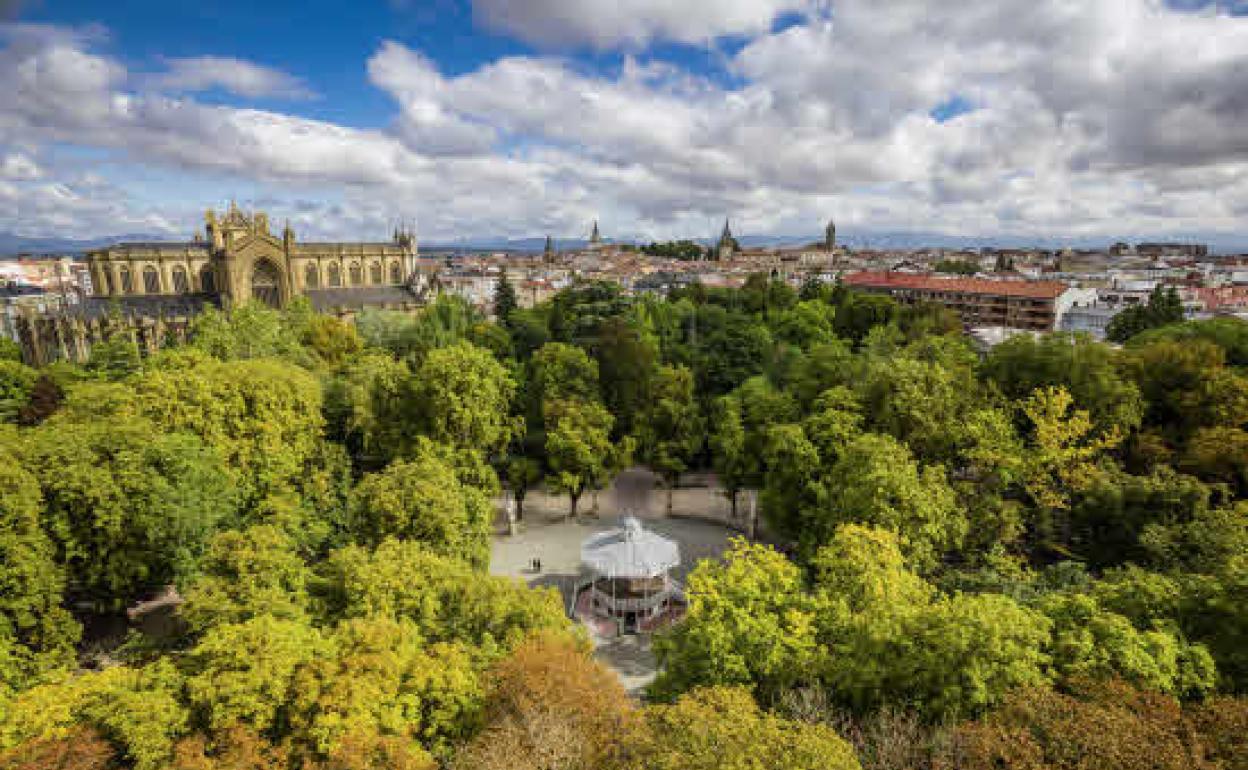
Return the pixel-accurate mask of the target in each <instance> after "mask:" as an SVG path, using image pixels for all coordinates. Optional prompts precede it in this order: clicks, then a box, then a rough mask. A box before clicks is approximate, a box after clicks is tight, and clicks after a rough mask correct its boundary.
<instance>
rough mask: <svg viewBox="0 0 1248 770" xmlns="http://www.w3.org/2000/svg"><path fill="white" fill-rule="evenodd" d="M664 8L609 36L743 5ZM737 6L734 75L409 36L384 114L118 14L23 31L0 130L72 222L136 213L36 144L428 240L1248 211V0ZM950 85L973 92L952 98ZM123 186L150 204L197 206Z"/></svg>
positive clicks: (1197, 223) (8, 75)
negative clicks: (188, 66)
mask: <svg viewBox="0 0 1248 770" xmlns="http://www.w3.org/2000/svg"><path fill="white" fill-rule="evenodd" d="M487 5H489V4H488V3H484V4H482V3H479V4H478V8H479V10H480V9H481V8H483V7H485V6H487ZM513 5H517V4H513ZM525 5H526V6H527V10H528V11H529V12H530V13H531V15H532V18H537V17H538V16H540V14H539V13H538V12H539V11H542V12H548V13H553V12H554V11H552V10H551V9H555V10H558V9H557V8H555V6H553V5H552V6H549V7H547V6H546V5H544V4H543V3H540V2H539V3H536V4H525ZM563 5H564V4H560V6H559V7H563ZM567 5H569V6H571V5H572V4H567ZM620 5H621V6H623V5H627V4H626V3H621V4H620ZM692 5H700V4H698V3H693V4H692ZM655 7H657V5H656V6H655ZM779 7H780V4H777V5H776V6H775V8H779ZM785 7H788V6H785ZM645 8H650V6H645ZM645 8H643V10H645ZM663 8H666V9H669V10H667V11H655V13H649V14H641V17H639V20H637V19H635V20H633V21H631V22H629V24H631V25H632V26H629V24H626V25H625V26H624V27H616V28H614V29H615V31H614V32H612V34H622V35H624V37H623V38H620V39H622V40H627V41H636V42H638V43H639V44H640V41H644V40H647V39H651V38H654V37H664V38H670V39H692V38H691V37H690V36H693V35H694V34H695V32H694V31H697V32H696V33H697V35H699V36H701V37H703V38H705V37H713V36H715V35H718V34H724V32H723V30H724V27H723V26H722V23H721V22H722V21H723V19H725V18H735V17H731V16H730V15H729V16H721V17H713V16H706V15H702V16H701V17H700V18H702V22H701V23H700V25H699V24H695V23H694V21H690V20H689V19H694V18H696V17H697V14H694V15H692V16H690V17H689V18H688V19H687V18H686V16H685V15H684V14H686V12H687V11H688V10H689V9H687V8H684V7H683V6H682V5H681V4H670V6H669V5H666V4H665V5H664V6H663ZM543 9H545V11H543ZM673 9H674V10H673ZM582 10H583V9H580V8H579V7H577V8H573V9H572V10H568V14H570V15H573V16H576V17H577V18H580V16H579V15H578V14H581V13H582ZM773 10H774V9H773ZM669 11H670V13H671V14H673V15H671V16H670V17H668V16H664V15H663V14H664V13H669ZM609 13H610V11H608V16H604V17H599V18H600V22H599V23H598V24H596V25H594V28H595V29H598V28H599V27H601V28H603V29H610V28H611V24H610V23H609V22H610V21H611V20H612V18H613V17H611V16H610V15H609ZM768 13H769V14H772V15H774V14H773V12H772V11H768ZM656 19H664V20H662V21H656ZM565 21H566V20H565ZM567 23H568V24H571V23H572V22H570V21H569V22H567ZM577 23H580V22H577ZM733 23H734V24H736V25H737V26H736V27H735V29H738V30H741V31H742V33H743V34H749V35H751V36H752V37H751V39H750V40H749V41H748V43H747V44H746V45H744V46H743V47H742V49H741V50H740V51H739V52H738V53H737V54H735V55H734V56H733V57H732V58H731V59H730V60H729V61H728V63H727V67H728V70H729V73H728V74H729V75H730V76H731V78H732V79H731V81H730V82H732V83H733V85H731V86H727V85H723V82H722V81H716V80H710V79H706V78H703V77H699V76H697V75H695V74H692V73H689V72H687V71H684V70H682V69H680V68H679V67H677V66H675V65H673V64H671V63H669V62H663V61H660V60H656V59H654V58H647V57H646V56H645V55H644V54H642V53H638V54H636V55H634V56H632V57H628V58H625V59H624V60H623V64H622V65H621V66H620V67H619V68H618V70H617V71H613V72H609V73H603V72H601V71H593V70H589V69H587V68H586V67H585V66H584V65H583V64H581V63H578V62H577V61H576V60H570V59H564V58H560V57H553V56H511V57H505V58H501V59H498V60H496V61H492V62H489V63H487V64H485V65H483V66H480V67H478V68H477V69H475V70H471V71H468V72H465V73H462V74H456V75H446V74H444V73H442V72H441V71H439V69H438V67H437V66H436V64H435V63H434V62H432V61H431V60H430V59H428V58H427V57H426V56H424V55H423V54H421V53H420V52H418V51H414V50H411V49H408V48H407V47H405V46H403V45H401V44H399V43H395V42H387V43H384V44H383V45H382V46H380V47H379V49H378V50H377V51H376V53H375V54H374V55H373V56H372V57H370V59H369V60H368V62H367V70H368V76H369V79H370V82H371V83H372V84H373V85H374V86H375V87H377V88H379V89H381V90H383V91H384V92H386V93H387V94H388V95H390V96H391V97H393V99H394V101H395V103H396V105H397V112H396V115H395V117H394V119H393V121H390V123H389V125H386V126H382V127H378V128H375V129H371V130H366V129H359V128H348V127H345V126H340V125H335V124H333V123H329V122H325V121H317V120H310V119H307V118H303V117H299V116H297V115H293V114H285V113H281V112H274V111H264V110H251V109H239V108H237V107H228V106H209V105H206V104H204V103H202V102H199V101H196V100H195V99H193V98H189V97H181V98H175V97H171V96H169V95H161V94H156V93H152V92H151V91H150V90H149V89H148V88H147V87H146V86H149V85H150V82H148V81H146V80H145V79H144V78H143V77H141V76H135V75H132V74H130V73H128V72H127V70H126V69H125V68H124V67H123V66H121V65H120V63H118V62H117V61H116V60H114V59H112V58H110V57H107V56H104V55H101V54H100V53H98V48H97V46H96V45H95V42H96V40H98V37H95V36H91V35H84V34H82V33H76V32H74V31H65V30H55V29H53V30H49V29H39V30H32V29H23V30H22V31H21V32H20V33H10V34H7V35H4V37H5V39H6V40H7V41H8V45H7V46H6V47H4V48H3V49H0V93H5V94H8V95H11V98H9V99H8V100H7V101H6V102H4V103H0V148H4V147H11V148H19V149H18V150H13V152H21V153H22V155H23V156H24V157H27V158H28V159H30V160H31V161H32V162H35V163H36V164H37V167H42V168H43V176H42V177H40V178H38V179H37V180H36V179H35V178H34V177H31V178H29V179H26V181H15V180H14V179H13V178H12V177H9V175H8V174H7V173H6V174H0V176H4V177H5V178H9V179H10V180H11V182H10V184H11V186H13V187H15V188H21V189H26V188H31V190H33V192H32V194H33V195H35V197H37V198H38V200H39V201H41V204H40V205H39V206H35V205H25V206H24V207H23V208H21V209H20V212H21V213H22V217H23V218H24V221H26V222H27V223H37V222H41V221H42V222H45V223H47V226H49V227H52V226H53V224H54V223H56V222H59V221H60V220H59V219H56V218H54V217H53V216H52V214H51V213H50V212H53V211H55V210H56V205H57V204H56V201H58V200H63V201H65V203H63V204H62V205H63V206H64V207H65V209H66V210H72V211H77V212H84V211H85V212H87V214H86V215H84V216H85V217H86V218H84V219H82V220H80V221H81V222H82V223H83V224H81V225H80V226H82V227H87V226H91V225H94V224H97V223H99V222H100V221H102V220H101V219H99V218H93V217H95V216H97V214H98V216H100V217H103V216H104V215H105V214H107V216H109V217H116V216H117V212H116V211H115V209H110V208H109V207H107V206H97V205H96V204H95V203H92V204H91V205H88V203H86V202H84V201H88V202H90V201H98V200H99V199H100V196H103V195H107V194H116V193H117V191H116V190H109V191H108V192H104V191H98V190H94V189H91V190H87V189H86V188H85V186H84V185H83V184H81V183H80V182H79V183H77V184H68V185H67V189H69V190H71V191H72V192H73V193H74V195H75V196H77V197H76V198H75V197H74V196H64V195H60V196H59V197H58V195H59V194H58V193H57V192H56V188H55V187H53V186H51V185H55V184H57V183H58V182H61V181H63V180H64V179H65V178H67V177H65V176H64V175H63V172H61V171H60V170H59V169H55V168H51V167H50V166H49V164H47V163H43V162H40V161H41V157H42V156H40V155H39V153H38V152H37V149H38V148H39V147H42V146H45V145H47V144H49V143H70V144H73V145H81V146H85V147H90V148H104V149H107V150H109V151H111V152H112V153H113V154H114V156H116V157H120V158H123V159H124V162H126V163H131V164H134V165H135V166H136V167H140V166H149V165H150V166H159V167H161V168H164V169H171V168H172V169H181V173H184V174H185V175H186V177H187V180H188V189H192V190H193V188H194V185H195V183H196V180H198V179H201V178H203V177H204V176H205V175H210V176H213V177H214V178H219V177H221V176H223V175H224V176H225V177H228V178H229V179H230V180H231V182H230V184H235V185H237V186H238V189H239V191H240V192H243V191H246V190H248V189H253V190H257V191H259V190H263V193H264V195H266V196H268V197H270V198H273V199H275V200H276V201H277V202H276V203H274V205H273V208H274V209H275V212H274V214H275V216H284V215H287V214H289V215H290V216H292V219H293V220H294V222H295V224H296V226H297V227H299V228H300V230H301V232H307V233H308V234H309V235H317V236H334V237H337V236H342V237H357V236H362V235H368V234H369V233H370V232H371V233H373V234H375V233H377V232H384V231H386V230H387V229H388V227H389V225H390V223H392V222H394V221H395V220H396V219H398V218H400V217H405V218H417V219H418V221H419V224H420V228H421V231H422V236H423V237H424V238H425V239H426V240H428V239H437V240H441V239H446V238H454V237H464V236H471V235H487V234H488V235H494V234H507V235H536V234H541V233H543V232H552V233H554V234H556V235H561V234H575V233H579V232H582V231H584V230H586V229H587V227H588V222H589V221H590V220H591V219H593V218H595V217H597V218H600V219H602V220H603V221H604V225H605V226H606V227H607V229H608V232H609V233H635V234H638V235H643V236H648V237H670V236H709V235H712V234H713V232H714V230H715V228H717V227H718V225H719V223H720V222H722V217H723V216H725V215H731V216H732V217H733V221H734V228H735V229H737V230H739V231H742V232H772V233H813V232H815V231H817V230H818V229H819V228H820V227H821V225H822V223H823V222H824V221H826V219H827V217H828V216H829V215H834V216H835V217H836V219H837V220H838V222H839V223H841V224H842V229H843V230H846V231H851V232H852V231H854V230H859V231H863V230H875V231H889V230H919V231H942V232H947V233H958V234H968V235H969V234H974V235H993V234H1018V235H1035V236H1050V237H1058V238H1060V237H1065V236H1104V237H1106V238H1109V237H1117V236H1119V235H1130V234H1132V233H1148V234H1162V233H1166V232H1170V231H1175V232H1200V231H1204V232H1211V233H1212V232H1224V233H1229V232H1235V231H1236V230H1239V229H1241V228H1242V220H1243V217H1244V216H1245V214H1246V213H1248V174H1245V171H1248V133H1245V132H1244V131H1243V130H1242V126H1243V125H1244V124H1245V119H1248V96H1245V91H1244V89H1243V88H1242V73H1243V72H1244V71H1245V69H1246V66H1248V19H1236V18H1230V17H1227V16H1218V15H1213V14H1208V13H1206V14H1182V13H1176V12H1174V11H1171V10H1169V9H1167V8H1166V7H1165V6H1163V5H1162V4H1161V3H1160V0H1105V2H1103V3H1094V4H1082V3H1077V4H1076V3H1070V2H1066V0H999V2H997V3H993V4H991V5H984V4H973V5H965V4H962V5H942V6H941V7H940V8H939V12H937V11H936V10H933V8H932V6H931V4H930V3H927V2H921V0H897V2H894V3H890V4H888V5H887V6H885V7H881V6H880V5H879V4H877V3H873V2H868V0H839V2H837V3H836V6H835V9H834V13H833V14H832V16H831V20H829V19H828V18H827V17H825V16H823V15H819V14H816V15H814V16H812V17H810V18H809V19H807V20H806V21H805V22H804V23H802V24H799V25H796V26H789V27H788V28H786V29H784V30H782V31H779V32H776V33H772V32H769V31H768V30H769V28H770V24H771V21H770V16H769V17H768V21H766V22H765V23H761V22H760V23H758V24H754V26H750V24H753V22H751V23H750V24H747V23H745V22H733ZM637 25H641V26H640V27H638V26H637ZM647 25H648V26H647ZM637 29H643V31H642V32H638V31H636V30H637ZM518 34H520V33H518ZM603 34H605V33H603ZM604 39H605V38H604ZM595 44H597V43H595ZM603 44H604V45H605V43H603ZM954 95H960V96H962V97H963V98H965V99H967V100H968V101H969V102H971V103H973V104H974V105H975V110H974V111H972V112H969V113H968V114H965V115H962V116H960V117H958V118H956V119H954V120H950V121H948V122H946V123H939V122H937V121H936V120H935V119H933V118H932V117H931V116H930V115H929V111H930V110H931V109H932V108H933V107H935V106H936V105H937V104H940V103H942V102H945V101H946V100H948V99H949V98H950V97H952V96H954ZM32 148H33V149H32ZM11 155H12V152H11V153H10V156H11ZM7 157H8V156H5V155H4V154H3V153H0V158H7ZM4 163H5V164H6V168H7V163H8V161H7V160H5V161H4ZM36 182H38V183H39V185H43V186H38V189H37V190H35V189H34V188H36V187H37V185H36ZM221 186H222V184H217V185H216V186H213V187H212V189H220V188H221ZM19 192H20V190H19ZM240 197H244V196H242V195H240ZM6 200H10V201H11V200H15V199H13V198H5V197H4V196H0V205H3V206H5V207H8V206H15V205H16V204H14V203H11V202H10V203H6V202H5V201H6ZM118 200H119V201H120V202H119V203H118V204H117V205H120V206H123V207H124V208H125V210H126V211H127V212H129V214H127V216H128V217H129V219H130V221H137V222H142V221H147V219H146V217H148V216H149V215H150V216H157V217H158V218H161V219H163V220H164V221H175V216H182V215H184V213H183V212H180V211H176V210H175V208H174V207H173V206H170V205H169V204H166V203H163V202H162V201H158V200H148V201H139V200H133V199H130V198H127V197H125V196H119V198H118ZM283 200H286V201H288V203H286V204H283V203H282V202H281V201H283ZM211 202H213V201H204V202H203V203H204V204H205V205H206V204H208V203H211ZM199 207H202V206H199ZM197 208H198V207H197ZM283 209H284V210H283ZM91 212H96V214H91ZM8 213H9V212H8V210H7V208H6V209H0V214H3V215H7V214H8ZM0 218H7V217H0ZM189 224H190V225H193V224H194V223H193V222H192V223H189ZM32 226H33V225H32ZM186 227H187V225H183V226H182V228H181V229H185V228H186ZM0 229H3V227H2V226H0Z"/></svg>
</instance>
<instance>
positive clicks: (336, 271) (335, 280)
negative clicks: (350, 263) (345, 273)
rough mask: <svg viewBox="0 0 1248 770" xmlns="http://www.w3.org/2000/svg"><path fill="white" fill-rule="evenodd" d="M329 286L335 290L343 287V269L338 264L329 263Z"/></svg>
mask: <svg viewBox="0 0 1248 770" xmlns="http://www.w3.org/2000/svg"><path fill="white" fill-rule="evenodd" d="M329 285H330V287H331V288H335V289H336V288H338V287H339V286H341V285H342V268H340V267H338V263H337V262H330V263H329Z"/></svg>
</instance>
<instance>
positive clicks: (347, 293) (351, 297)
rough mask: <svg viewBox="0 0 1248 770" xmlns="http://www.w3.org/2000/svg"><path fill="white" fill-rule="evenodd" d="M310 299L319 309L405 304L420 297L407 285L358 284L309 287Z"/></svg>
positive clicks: (315, 307)
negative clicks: (338, 286) (336, 287)
mask: <svg viewBox="0 0 1248 770" xmlns="http://www.w3.org/2000/svg"><path fill="white" fill-rule="evenodd" d="M306 293H307V295H308V299H309V300H311V302H312V307H313V308H314V309H316V310H318V311H323V310H330V309H333V308H365V307H370V306H377V305H403V304H406V303H410V302H417V301H418V300H419V298H418V297H417V296H416V295H415V294H413V293H412V291H411V290H410V289H408V288H407V287H405V286H356V287H348V288H340V289H308V290H307V292H306Z"/></svg>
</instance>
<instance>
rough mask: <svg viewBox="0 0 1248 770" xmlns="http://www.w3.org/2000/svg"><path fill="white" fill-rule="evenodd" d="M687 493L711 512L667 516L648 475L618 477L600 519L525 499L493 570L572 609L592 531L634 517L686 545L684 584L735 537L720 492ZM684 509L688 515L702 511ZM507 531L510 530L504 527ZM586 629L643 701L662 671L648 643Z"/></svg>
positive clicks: (499, 545)
mask: <svg viewBox="0 0 1248 770" xmlns="http://www.w3.org/2000/svg"><path fill="white" fill-rule="evenodd" d="M684 491H690V492H696V493H700V494H699V495H697V496H696V497H700V498H701V501H702V502H703V503H707V504H708V505H707V508H708V509H709V510H704V511H702V512H701V517H699V518H667V517H666V516H664V513H663V512H664V508H665V505H666V499H665V498H666V493H665V492H664V491H663V490H657V491H656V490H655V478H654V474H652V473H650V472H649V471H646V470H643V469H631V470H628V471H625V472H624V473H622V474H620V476H619V478H617V480H616V483H615V484H613V485H612V486H611V488H610V489H608V490H605V491H604V492H603V493H602V494H601V495H600V496H599V500H598V514H597V515H596V516H585V517H582V519H581V521H575V520H572V519H569V518H567V498H562V499H561V500H560V501H559V502H561V503H562V505H561V506H558V507H556V506H554V505H552V504H551V503H550V502H549V501H548V500H545V499H543V497H541V496H535V497H534V499H533V501H526V504H525V521H524V522H523V525H522V527H521V529H520V531H519V532H518V533H517V534H516V535H515V536H508V535H506V534H502V535H499V536H497V537H495V539H494V549H493V554H492V555H491V559H490V571H491V572H493V573H494V574H496V575H508V576H512V577H518V578H521V579H523V580H525V581H526V582H528V583H529V584H530V585H533V586H554V587H556V588H558V589H559V592H560V594H561V596H562V597H563V602H564V607H565V609H566V608H567V606H568V602H569V600H570V597H571V592H572V589H573V588H574V587H575V585H576V582H577V580H578V579H579V578H580V576H581V571H580V566H581V543H582V542H583V541H584V540H585V538H587V537H589V535H591V534H593V533H594V532H597V531H600V530H604V529H611V528H613V527H617V526H619V520H620V519H621V518H622V517H623V516H627V515H634V516H637V517H638V518H641V519H643V520H644V521H645V526H646V528H647V529H651V530H653V531H655V532H658V533H659V534H661V535H664V536H665V537H669V538H671V539H673V540H675V541H676V542H678V543H679V544H680V556H681V565H680V567H679V568H677V569H676V570H673V572H672V577H674V578H676V579H677V580H679V581H681V582H682V583H683V582H684V580H685V576H686V575H688V573H689V572H690V570H692V569H693V567H694V566H695V565H696V564H697V562H698V561H699V560H700V559H706V558H717V557H718V556H719V555H720V554H721V553H723V552H724V550H725V549H726V548H727V546H728V541H729V539H730V538H732V537H734V536H736V535H737V533H736V532H734V531H733V530H731V529H728V528H727V527H725V526H724V524H723V523H721V522H720V521H719V520H718V519H720V518H721V517H722V518H723V519H725V520H726V519H727V512H728V509H727V505H726V503H725V504H724V505H723V506H722V510H720V509H718V508H714V507H712V505H711V504H712V503H713V502H714V499H715V498H717V497H718V498H719V499H720V500H722V497H721V496H719V495H718V494H717V493H716V492H715V490H713V489H695V490H678V491H677V494H680V492H684ZM690 497H691V498H694V499H696V497H695V496H690ZM532 502H536V503H537V504H535V505H534V504H531V503H532ZM590 507H591V504H590V501H583V508H582V510H589V508H590ZM678 510H679V512H680V513H682V514H684V515H686V516H691V515H695V514H697V513H698V512H697V511H694V510H689V509H683V510H682V509H678ZM702 517H705V518H702ZM501 529H502V531H503V532H506V527H505V525H504V526H503V527H502V528H501ZM535 558H536V559H540V560H541V565H542V571H541V573H535V572H533V570H532V567H531V563H532V560H533V559H535ZM587 631H589V633H590V637H591V639H592V640H593V642H594V647H595V655H596V656H597V657H598V659H599V660H601V661H602V662H603V663H605V664H606V665H607V666H609V667H610V668H612V669H614V670H615V671H616V673H618V674H619V676H620V680H621V681H622V682H623V683H624V686H625V688H626V689H628V691H629V692H630V693H632V694H634V695H639V694H640V693H641V691H642V690H643V689H644V688H645V686H646V685H648V684H649V683H650V682H651V681H652V680H653V679H654V676H655V673H656V669H657V665H656V663H655V660H654V655H653V654H652V653H651V651H650V640H649V637H646V636H631V635H626V636H622V637H618V638H613V639H606V638H603V637H601V636H599V635H597V634H595V633H593V631H592V629H587Z"/></svg>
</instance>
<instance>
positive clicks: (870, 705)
mask: <svg viewBox="0 0 1248 770" xmlns="http://www.w3.org/2000/svg"><path fill="white" fill-rule="evenodd" d="M901 554H902V551H901V542H900V541H899V539H898V537H897V536H896V535H895V534H893V533H891V532H887V531H885V530H880V529H869V528H864V527H859V526H856V525H845V526H843V527H841V528H840V529H838V530H837V532H836V534H835V536H834V537H833V538H832V541H831V543H830V544H829V546H828V547H827V548H825V549H823V550H822V551H820V552H819V554H818V555H817V556H816V559H815V563H816V565H817V574H818V578H817V581H816V587H817V590H818V592H819V596H820V606H821V607H822V608H823V609H822V610H821V611H820V612H819V613H818V615H817V619H816V623H817V628H818V638H819V640H820V643H821V644H822V645H824V646H826V648H827V649H829V650H830V651H831V652H832V654H830V655H828V656H827V657H826V658H825V659H824V660H825V661H826V662H825V664H824V667H823V670H822V678H823V681H824V682H825V683H826V686H827V687H828V689H829V694H830V695H831V696H832V698H833V700H834V701H835V702H838V703H841V704H843V705H845V706H848V707H849V708H851V709H853V710H854V711H855V712H858V713H867V712H870V711H873V710H875V709H878V708H880V707H882V706H887V705H898V704H901V703H906V704H910V705H913V706H915V707H917V708H918V709H919V710H920V711H921V712H922V713H924V714H925V715H927V716H928V717H929V718H932V719H937V720H938V719H941V718H948V717H951V716H955V715H969V714H975V713H978V712H979V711H982V710H983V709H984V708H987V707H990V706H992V705H994V704H995V703H997V702H999V701H1000V700H1001V698H1003V697H1004V696H1005V695H1006V694H1007V693H1008V692H1009V691H1010V690H1012V689H1014V688H1016V687H1019V686H1028V685H1037V684H1042V683H1044V682H1045V681H1046V676H1045V673H1044V665H1045V663H1046V662H1047V658H1046V656H1045V653H1044V647H1045V645H1046V644H1047V642H1048V638H1049V634H1048V622H1047V621H1046V620H1045V618H1044V617H1043V616H1042V615H1040V614H1038V613H1036V612H1033V611H1031V610H1028V609H1026V608H1024V607H1022V606H1020V605H1018V604H1017V603H1016V602H1014V601H1013V600H1011V599H1009V598H1008V597H1005V596H999V595H993V594H981V595H963V594H959V595H955V596H952V597H947V598H946V597H944V596H942V595H940V594H938V593H937V592H936V591H935V590H934V588H933V587H932V586H930V585H929V584H927V583H925V582H924V581H923V580H922V579H920V578H919V577H918V576H917V575H915V574H914V573H913V572H912V571H911V570H910V569H908V568H907V567H906V566H905V562H904V560H903V558H902V555H901Z"/></svg>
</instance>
